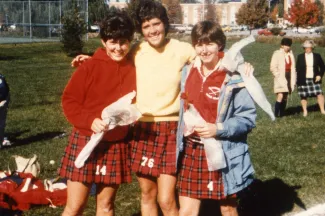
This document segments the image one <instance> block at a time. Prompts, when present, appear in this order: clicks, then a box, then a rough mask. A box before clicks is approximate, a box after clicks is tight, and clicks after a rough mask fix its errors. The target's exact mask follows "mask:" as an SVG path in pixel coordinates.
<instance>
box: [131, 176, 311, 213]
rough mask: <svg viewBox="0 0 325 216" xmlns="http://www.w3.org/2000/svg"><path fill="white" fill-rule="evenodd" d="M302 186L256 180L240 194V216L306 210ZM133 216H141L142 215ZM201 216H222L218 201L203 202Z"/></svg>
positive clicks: (276, 179) (278, 181)
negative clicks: (299, 194)
mask: <svg viewBox="0 0 325 216" xmlns="http://www.w3.org/2000/svg"><path fill="white" fill-rule="evenodd" d="M299 188H301V186H290V185H287V184H286V183H284V182H283V181H282V180H281V179H279V178H274V179H270V180H267V181H264V182H263V181H261V180H258V179H256V180H255V181H254V182H253V183H252V184H251V185H250V186H249V187H247V188H246V189H245V190H243V191H241V192H239V193H238V203H239V206H238V213H239V216H281V215H283V214H284V213H287V212H290V211H292V209H293V207H294V205H295V204H296V205H298V206H299V207H301V208H303V209H306V207H305V204H304V203H303V202H302V201H301V200H300V198H299V197H298V194H297V192H296V190H297V189H299ZM132 216H141V213H137V214H133V215H132ZM199 216H221V213H220V206H219V203H218V201H216V200H202V203H201V207H200V213H199Z"/></svg>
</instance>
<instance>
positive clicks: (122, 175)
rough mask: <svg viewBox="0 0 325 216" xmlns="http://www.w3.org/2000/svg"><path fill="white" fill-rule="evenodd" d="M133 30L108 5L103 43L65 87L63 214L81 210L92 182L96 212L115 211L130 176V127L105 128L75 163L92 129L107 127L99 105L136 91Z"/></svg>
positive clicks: (127, 20) (125, 17) (127, 19)
mask: <svg viewBox="0 0 325 216" xmlns="http://www.w3.org/2000/svg"><path fill="white" fill-rule="evenodd" d="M133 34H134V26H133V22H132V20H131V19H130V17H129V16H128V14H127V13H126V12H125V11H120V10H119V9H115V8H112V9H110V10H109V11H108V14H107V16H106V18H105V19H104V20H103V21H102V23H101V26H100V37H101V42H102V45H103V46H104V48H98V49H97V50H96V52H95V54H94V56H93V58H92V59H91V60H89V61H87V62H85V63H84V64H83V65H81V66H80V67H78V68H77V70H76V71H75V72H74V73H73V74H72V77H71V79H70V80H69V82H68V84H67V86H66V87H65V89H64V92H63V96H62V108H63V112H64V114H65V116H66V118H67V120H68V121H69V122H70V123H71V124H72V125H73V126H74V127H73V130H72V133H71V135H70V137H69V143H68V146H67V147H66V149H65V151H64V156H63V158H62V160H61V166H60V168H59V175H60V176H61V177H63V178H67V179H68V182H67V205H66V207H65V209H64V212H63V214H62V215H63V216H76V215H82V213H83V209H84V207H85V205H86V203H87V199H88V194H89V192H90V189H91V185H92V183H95V184H96V202H97V204H96V215H97V216H101V215H105V216H106V215H107V216H108V215H110V216H113V215H114V200H115V196H116V193H117V190H118V188H119V185H120V184H122V183H129V182H131V180H132V177H131V169H130V166H129V161H128V155H129V152H128V149H129V142H128V139H127V134H128V131H129V127H128V126H123V127H122V126H121V127H115V128H114V129H112V130H109V131H107V132H106V133H105V134H104V137H103V139H102V140H101V141H100V143H99V144H98V145H97V146H96V148H95V149H94V150H93V152H92V153H91V155H90V156H89V158H88V159H87V161H86V162H85V165H84V166H83V167H81V168H79V169H78V168H77V167H76V166H75V164H74V162H75V160H76V157H77V156H78V155H79V153H80V152H81V150H82V149H83V147H84V146H85V145H86V144H87V142H88V141H89V140H90V136H91V135H92V134H93V133H100V132H103V131H106V130H107V129H108V125H106V123H105V122H104V121H103V120H102V119H101V113H102V110H103V109H104V108H105V107H107V106H108V105H110V104H112V103H113V102H115V101H116V100H118V99H119V98H121V97H123V96H124V95H126V94H128V93H130V92H132V91H135V90H136V80H135V79H136V77H135V76H136V75H135V67H134V65H133V62H132V61H131V60H130V59H128V56H127V54H128V52H129V49H130V43H131V41H132V38H133Z"/></svg>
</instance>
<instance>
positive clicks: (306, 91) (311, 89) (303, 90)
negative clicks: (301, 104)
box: [298, 78, 323, 98]
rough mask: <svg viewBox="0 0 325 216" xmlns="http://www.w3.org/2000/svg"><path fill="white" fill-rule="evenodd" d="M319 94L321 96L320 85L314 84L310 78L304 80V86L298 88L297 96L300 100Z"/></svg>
mask: <svg viewBox="0 0 325 216" xmlns="http://www.w3.org/2000/svg"><path fill="white" fill-rule="evenodd" d="M319 94H323V91H322V87H321V84H320V83H314V80H313V79H312V78H307V79H306V85H301V86H298V95H299V96H300V97H301V98H306V97H316V96H317V95H319Z"/></svg>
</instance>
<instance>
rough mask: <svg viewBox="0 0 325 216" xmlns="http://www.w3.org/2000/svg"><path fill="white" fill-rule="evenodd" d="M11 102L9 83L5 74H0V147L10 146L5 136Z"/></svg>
mask: <svg viewBox="0 0 325 216" xmlns="http://www.w3.org/2000/svg"><path fill="white" fill-rule="evenodd" d="M9 102H10V94H9V85H8V83H7V81H6V78H5V76H4V75H2V74H0V149H1V148H2V146H10V145H11V143H10V141H9V140H8V139H7V138H6V137H5V127H6V121H7V111H8V106H9Z"/></svg>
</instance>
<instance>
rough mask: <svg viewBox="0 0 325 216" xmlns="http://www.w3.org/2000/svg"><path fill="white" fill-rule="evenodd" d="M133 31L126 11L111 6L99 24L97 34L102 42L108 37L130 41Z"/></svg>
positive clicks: (108, 38)
mask: <svg viewBox="0 0 325 216" xmlns="http://www.w3.org/2000/svg"><path fill="white" fill-rule="evenodd" d="M134 31H135V29H134V25H133V22H132V20H131V18H130V17H129V15H128V14H127V12H126V11H125V10H120V9H118V8H114V7H112V8H110V9H109V10H108V12H107V15H106V17H105V18H104V19H103V20H102V22H101V24H100V32H99V34H100V37H101V39H102V40H103V41H104V42H106V41H107V40H110V39H113V40H118V39H126V40H128V41H129V42H131V41H132V39H133V34H134Z"/></svg>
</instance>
